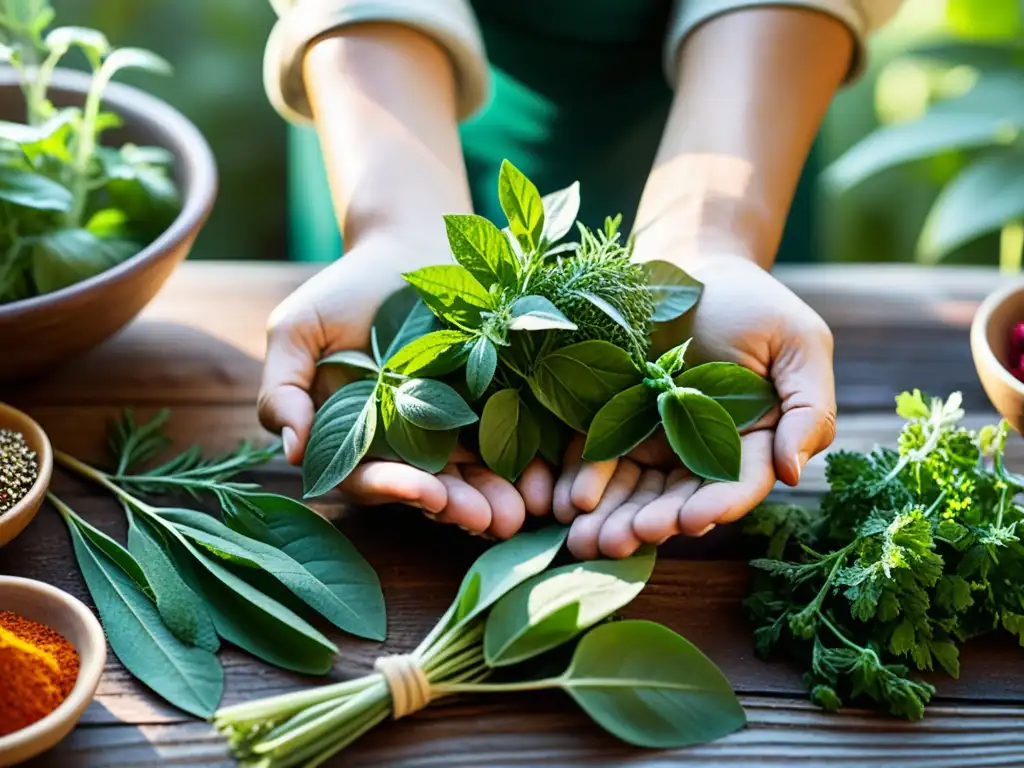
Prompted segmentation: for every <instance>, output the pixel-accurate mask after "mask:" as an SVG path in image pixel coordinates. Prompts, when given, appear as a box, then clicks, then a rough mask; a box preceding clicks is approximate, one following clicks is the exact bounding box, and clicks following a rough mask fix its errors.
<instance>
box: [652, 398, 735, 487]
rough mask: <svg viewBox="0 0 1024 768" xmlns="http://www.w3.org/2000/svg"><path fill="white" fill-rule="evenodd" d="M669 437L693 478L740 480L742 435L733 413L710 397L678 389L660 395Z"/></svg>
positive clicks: (662, 418) (663, 418) (663, 421)
mask: <svg viewBox="0 0 1024 768" xmlns="http://www.w3.org/2000/svg"><path fill="white" fill-rule="evenodd" d="M658 411H659V412H660V413H661V421H662V425H663V426H664V427H665V436H666V437H667V438H668V443H669V445H670V446H672V450H673V451H675V453H676V455H677V456H678V457H679V458H680V459H681V460H682V462H683V464H685V465H686V468H687V469H689V470H690V471H691V472H693V474H695V475H699V476H700V477H703V478H707V479H709V480H721V481H732V480H738V479H739V476H740V450H741V448H740V434H739V432H737V431H736V424H735V422H733V420H732V417H731V416H730V415H729V412H728V411H726V410H725V408H723V407H722V406H720V405H719V404H718V403H717V402H715V401H714V400H712V399H711V398H710V397H708V396H707V395H703V394H701V393H700V392H698V391H696V390H692V389H675V390H673V391H671V392H662V393H661V394H660V395H658Z"/></svg>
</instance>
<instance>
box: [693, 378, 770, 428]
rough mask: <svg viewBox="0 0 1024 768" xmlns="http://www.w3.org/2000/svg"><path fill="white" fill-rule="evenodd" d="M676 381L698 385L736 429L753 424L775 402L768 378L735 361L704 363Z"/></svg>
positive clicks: (694, 386)
mask: <svg viewBox="0 0 1024 768" xmlns="http://www.w3.org/2000/svg"><path fill="white" fill-rule="evenodd" d="M675 383H676V386H678V387H689V388H691V389H698V390H700V391H701V392H703V393H704V394H705V395H707V396H708V397H710V398H711V399H712V400H714V401H715V402H716V403H718V404H719V405H720V406H722V407H723V408H725V410H726V412H727V413H728V414H729V415H730V416H731V417H732V420H733V422H734V423H735V424H736V428H737V429H743V428H744V427H749V426H750V425H751V424H754V423H755V422H756V421H757V420H758V419H760V418H761V417H762V416H764V415H765V414H766V413H768V411H770V410H771V409H772V407H773V406H774V405H775V404H776V403H777V402H778V395H777V394H776V392H775V387H774V386H773V385H772V382H771V381H770V380H769V379H766V378H765V377H763V376H758V375H757V374H756V373H754V372H753V371H752V370H750V369H749V368H747V367H745V366H742V365H737V364H736V363H704V364H703V365H698V366H696V367H694V368H690V369H689V370H688V371H685V372H684V373H682V374H680V375H679V376H677V377H676V379H675Z"/></svg>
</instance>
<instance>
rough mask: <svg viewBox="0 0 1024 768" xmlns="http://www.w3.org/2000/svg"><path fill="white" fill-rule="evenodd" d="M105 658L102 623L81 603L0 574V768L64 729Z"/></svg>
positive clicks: (87, 698) (88, 695) (89, 694)
mask: <svg viewBox="0 0 1024 768" xmlns="http://www.w3.org/2000/svg"><path fill="white" fill-rule="evenodd" d="M106 661H107V644H106V639H105V638H104V635H103V627H102V625H101V624H100V622H99V620H98V619H97V618H96V617H95V616H94V615H93V613H92V612H91V611H90V610H89V609H88V608H87V607H86V606H85V604H83V603H82V602H81V601H80V600H78V599H76V598H74V597H72V596H71V595H69V594H68V593H66V592H64V591H62V590H60V589H57V588H56V587H54V586H51V585H49V584H44V583H42V582H39V581H35V580H33V579H23V578H20V577H15V576H0V671H2V673H0V768H5V767H6V766H11V765H17V764H18V763H21V762H24V761H25V760H28V759H29V758H32V757H35V756H36V755H39V754H41V753H43V752H45V751H47V750H49V749H51V748H52V747H53V746H54V745H56V744H57V743H58V742H59V741H60V740H61V739H63V738H64V737H65V736H67V735H68V733H70V732H71V730H72V729H73V728H74V727H75V725H76V724H77V723H78V720H79V718H81V716H82V713H83V712H84V711H85V709H86V707H88V706H89V702H91V701H92V699H93V696H95V695H96V688H97V686H98V685H99V681H100V676H101V675H102V674H103V666H104V664H106Z"/></svg>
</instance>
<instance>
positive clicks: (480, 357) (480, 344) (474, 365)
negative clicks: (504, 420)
mask: <svg viewBox="0 0 1024 768" xmlns="http://www.w3.org/2000/svg"><path fill="white" fill-rule="evenodd" d="M497 369H498V350H497V349H496V348H495V346H494V342H492V341H491V340H490V339H488V338H487V337H486V336H481V337H480V338H479V339H477V340H476V344H474V345H473V351H472V352H470V353H469V360H468V362H467V363H466V386H467V387H469V395H470V398H471V399H473V400H478V399H479V398H480V396H481V395H483V393H484V392H486V391H487V388H488V387H489V386H490V385H491V380H492V379H493V378H494V372H495V371H496V370H497Z"/></svg>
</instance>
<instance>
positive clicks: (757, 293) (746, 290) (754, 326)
mask: <svg viewBox="0 0 1024 768" xmlns="http://www.w3.org/2000/svg"><path fill="white" fill-rule="evenodd" d="M685 268H686V269H687V271H688V272H690V274H692V275H693V276H694V277H696V278H697V279H698V280H700V281H701V282H702V283H704V294H703V296H702V297H701V300H700V304H699V305H698V307H697V310H696V311H695V312H694V313H693V318H692V328H691V332H690V335H692V337H693V343H692V344H691V346H690V350H689V352H688V355H687V357H688V362H689V363H691V364H693V363H697V362H709V361H714V360H721V361H725V362H733V363H738V364H740V365H744V366H746V367H748V368H750V369H751V370H753V371H754V372H755V373H757V374H759V375H761V376H767V377H770V378H771V380H772V381H773V383H774V385H775V389H776V391H777V393H778V395H779V401H780V403H779V407H778V408H777V409H775V410H774V411H773V412H771V413H769V414H767V415H766V416H765V418H763V419H762V420H761V421H760V422H759V423H758V424H755V425H753V426H751V427H750V428H748V429H746V430H744V433H743V435H742V438H741V442H742V451H743V455H742V456H743V457H742V463H741V467H740V477H739V480H738V481H737V482H733V483H718V482H703V481H700V480H699V478H694V477H692V476H690V475H689V473H687V472H686V470H685V469H683V468H681V467H680V465H679V460H678V458H676V456H675V454H674V453H673V452H672V450H671V448H670V447H669V446H668V443H667V441H666V440H665V437H664V433H663V432H660V431H659V433H658V434H656V435H655V436H654V437H652V438H651V439H650V440H648V441H647V442H645V443H644V444H642V445H641V446H639V447H638V448H637V449H636V450H635V451H633V452H632V453H630V454H629V456H628V457H627V458H624V459H620V460H617V461H605V462H582V461H581V460H580V459H579V453H576V454H575V457H574V454H572V453H570V455H569V456H567V461H566V465H565V467H564V469H563V475H562V476H561V477H560V478H559V480H558V481H557V483H556V485H555V497H554V513H555V517H556V518H557V519H558V520H559V521H560V522H563V523H572V530H571V532H570V535H569V541H568V546H569V548H570V549H571V550H572V551H573V553H574V554H575V555H576V556H577V557H581V558H592V557H597V556H598V555H604V556H606V557H626V556H628V555H630V554H632V553H633V552H634V551H635V550H636V549H637V548H638V547H639V546H640V545H641V544H642V543H654V544H657V543H661V542H663V541H665V540H666V539H668V538H670V537H671V536H674V535H676V534H679V533H682V534H684V535H688V536H696V535H702V534H703V533H705V532H706V531H707V530H709V529H710V527H713V526H714V525H715V524H718V523H727V522H732V521H734V520H737V519H739V518H741V517H743V516H744V515H745V514H746V513H747V512H749V511H750V510H751V509H753V508H754V507H755V506H757V504H759V503H760V502H761V501H763V500H764V498H765V497H766V496H767V495H768V493H769V492H770V491H771V489H772V487H773V486H774V485H775V482H776V480H777V479H778V480H782V482H784V483H786V484H787V485H790V486H795V485H796V484H797V483H799V481H800V473H801V471H802V470H803V468H804V466H805V465H806V463H807V461H808V459H809V458H810V457H811V456H814V455H816V454H817V453H819V452H821V451H823V450H825V449H826V448H827V447H828V446H829V445H831V443H832V441H833V440H834V439H835V412H836V404H835V382H834V375H833V370H832V350H833V346H832V334H831V332H830V331H829V329H828V327H827V326H826V325H825V323H824V321H823V320H822V319H821V318H820V317H819V316H818V315H817V314H816V313H815V312H814V311H813V310H812V309H811V308H810V307H808V306H807V305H806V304H805V303H804V302H803V301H801V300H800V299H799V298H798V297H797V296H796V295H795V294H793V293H792V292H791V291H790V290H789V289H788V288H786V287H785V286H783V285H782V284H781V283H780V282H779V281H778V280H776V279H775V278H774V277H772V276H771V275H770V274H769V273H768V272H766V271H765V270H763V269H762V268H761V267H759V266H757V265H756V264H754V263H753V262H751V261H749V260H748V259H746V258H743V257H741V256H722V255H716V256H714V257H713V258H708V259H704V260H701V261H699V262H689V263H687V264H686V267H685ZM676 341H678V339H676ZM691 355H692V359H689V358H691ZM576 450H577V451H579V452H581V451H582V443H581V441H577V443H576ZM645 468H646V469H645ZM656 469H661V470H662V471H661V472H657V471H655V470H656Z"/></svg>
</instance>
